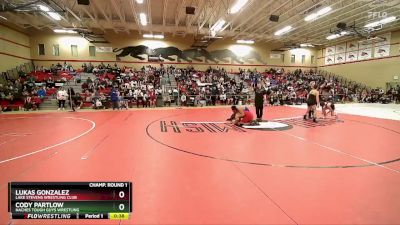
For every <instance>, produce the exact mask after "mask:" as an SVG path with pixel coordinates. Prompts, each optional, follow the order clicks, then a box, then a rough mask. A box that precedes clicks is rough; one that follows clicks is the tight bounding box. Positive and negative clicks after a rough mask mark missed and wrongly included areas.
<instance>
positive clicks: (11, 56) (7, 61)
mask: <svg viewBox="0 0 400 225" xmlns="http://www.w3.org/2000/svg"><path fill="white" fill-rule="evenodd" d="M30 59H31V51H30V41H29V36H28V35H26V34H24V33H22V32H20V31H17V30H15V29H13V28H11V27H8V26H7V25H3V24H0V72H5V71H7V70H9V69H12V68H15V67H16V66H18V65H21V64H24V63H27V62H29V61H30Z"/></svg>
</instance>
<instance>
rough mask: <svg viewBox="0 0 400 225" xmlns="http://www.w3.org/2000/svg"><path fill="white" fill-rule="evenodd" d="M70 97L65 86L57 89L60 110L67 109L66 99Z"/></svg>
mask: <svg viewBox="0 0 400 225" xmlns="http://www.w3.org/2000/svg"><path fill="white" fill-rule="evenodd" d="M67 99H68V93H67V91H66V90H65V89H64V87H60V89H59V90H58V91H57V100H58V110H60V109H61V108H62V110H65V101H66V100H67Z"/></svg>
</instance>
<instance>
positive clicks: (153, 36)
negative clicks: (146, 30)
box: [143, 34, 164, 39]
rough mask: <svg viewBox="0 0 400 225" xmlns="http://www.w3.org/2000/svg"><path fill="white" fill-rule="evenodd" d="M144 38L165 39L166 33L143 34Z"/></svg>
mask: <svg viewBox="0 0 400 225" xmlns="http://www.w3.org/2000/svg"><path fill="white" fill-rule="evenodd" d="M143 37H144V38H156V39H164V35H162V34H154V35H153V34H143Z"/></svg>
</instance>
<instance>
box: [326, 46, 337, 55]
mask: <svg viewBox="0 0 400 225" xmlns="http://www.w3.org/2000/svg"><path fill="white" fill-rule="evenodd" d="M334 54H335V46H331V47H326V52H325V55H334Z"/></svg>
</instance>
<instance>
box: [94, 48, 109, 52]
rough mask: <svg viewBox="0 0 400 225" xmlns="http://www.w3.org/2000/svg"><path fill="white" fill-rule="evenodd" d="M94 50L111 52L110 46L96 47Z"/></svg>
mask: <svg viewBox="0 0 400 225" xmlns="http://www.w3.org/2000/svg"><path fill="white" fill-rule="evenodd" d="M96 52H113V48H112V47H96Z"/></svg>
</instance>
